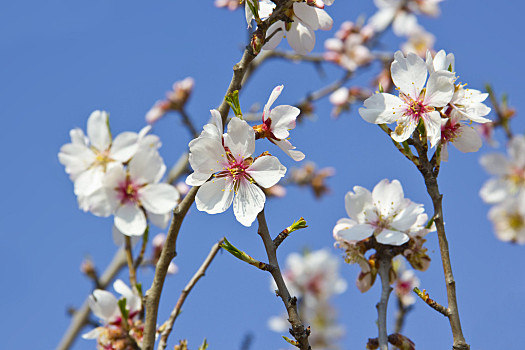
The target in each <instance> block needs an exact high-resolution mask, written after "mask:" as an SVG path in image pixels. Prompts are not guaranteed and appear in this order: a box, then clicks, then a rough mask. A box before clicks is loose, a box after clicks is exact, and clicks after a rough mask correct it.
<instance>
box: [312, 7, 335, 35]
mask: <svg viewBox="0 0 525 350" xmlns="http://www.w3.org/2000/svg"><path fill="white" fill-rule="evenodd" d="M314 10H315V12H316V14H317V21H318V23H319V29H321V30H330V29H332V26H333V25H334V20H333V19H332V17H330V15H329V14H328V13H327V12H326V11H325V10H322V9H318V8H314Z"/></svg>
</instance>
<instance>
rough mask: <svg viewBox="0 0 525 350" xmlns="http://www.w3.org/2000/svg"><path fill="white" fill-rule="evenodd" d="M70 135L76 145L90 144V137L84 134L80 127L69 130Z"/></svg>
mask: <svg viewBox="0 0 525 350" xmlns="http://www.w3.org/2000/svg"><path fill="white" fill-rule="evenodd" d="M69 137H71V143H72V144H74V145H81V146H86V147H87V146H88V145H89V139H88V138H87V137H86V136H85V135H84V132H83V131H82V129H80V128H75V129H72V130H71V131H70V132H69Z"/></svg>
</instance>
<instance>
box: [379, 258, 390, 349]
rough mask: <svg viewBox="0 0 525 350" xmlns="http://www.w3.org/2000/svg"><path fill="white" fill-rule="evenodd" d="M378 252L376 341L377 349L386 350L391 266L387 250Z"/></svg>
mask: <svg viewBox="0 0 525 350" xmlns="http://www.w3.org/2000/svg"><path fill="white" fill-rule="evenodd" d="M379 252H380V253H381V257H380V261H379V268H378V273H379V277H381V299H380V301H379V302H378V303H377V305H376V308H377V327H378V340H379V349H381V350H388V333H387V328H386V311H387V307H388V298H389V297H390V292H392V287H390V267H391V265H392V256H391V255H390V254H389V252H388V249H380V250H379ZM379 252H378V253H379Z"/></svg>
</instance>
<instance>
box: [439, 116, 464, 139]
mask: <svg viewBox="0 0 525 350" xmlns="http://www.w3.org/2000/svg"><path fill="white" fill-rule="evenodd" d="M460 127H461V124H459V123H454V124H452V123H451V122H450V121H448V122H447V123H446V124H445V125H444V126H442V127H441V139H442V140H443V141H444V142H449V141H450V142H453V141H454V140H455V139H456V137H458V136H459V134H461V131H460V130H459V128H460Z"/></svg>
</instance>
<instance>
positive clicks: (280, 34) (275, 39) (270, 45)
mask: <svg viewBox="0 0 525 350" xmlns="http://www.w3.org/2000/svg"><path fill="white" fill-rule="evenodd" d="M285 32H286V30H285V29H284V24H283V22H282V21H277V22H275V23H274V24H272V25H271V26H270V28H268V30H267V31H266V33H267V34H266V37H267V38H270V36H271V39H270V40H269V41H268V42H267V43H266V44H264V46H263V47H262V48H263V50H273V49H275V48H276V47H277V45H279V43H280V42H281V40H283V38H284V35H285ZM274 33H275V34H274ZM272 34H273V35H272Z"/></svg>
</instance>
